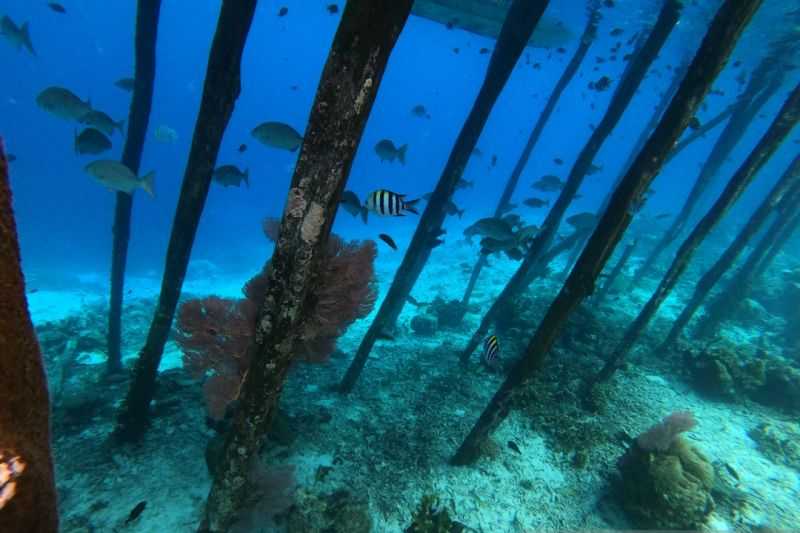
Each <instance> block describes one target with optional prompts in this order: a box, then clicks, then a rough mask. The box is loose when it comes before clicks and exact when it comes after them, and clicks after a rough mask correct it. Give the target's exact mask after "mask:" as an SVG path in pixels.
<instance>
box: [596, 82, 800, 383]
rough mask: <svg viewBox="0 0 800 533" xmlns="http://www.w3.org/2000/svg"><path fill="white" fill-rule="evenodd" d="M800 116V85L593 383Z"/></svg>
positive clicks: (615, 361) (610, 368) (620, 354)
mask: <svg viewBox="0 0 800 533" xmlns="http://www.w3.org/2000/svg"><path fill="white" fill-rule="evenodd" d="M798 119H800V85H797V86H796V87H795V88H794V90H793V91H792V93H791V94H790V95H789V97H788V98H787V99H786V102H784V104H783V107H782V108H781V110H780V112H779V113H778V116H777V117H775V120H774V121H773V122H772V124H771V125H770V127H769V129H768V130H767V132H766V133H765V134H764V135H763V136H762V137H761V140H760V141H759V143H758V145H757V146H756V148H755V149H754V150H753V151H752V152H750V155H748V156H747V159H746V160H745V161H744V163H742V165H741V166H740V167H739V169H738V170H737V171H736V173H735V174H734V175H733V177H732V178H731V180H730V181H729V182H728V184H727V186H726V187H725V189H724V190H723V191H722V194H720V196H719V198H717V201H716V202H714V205H713V206H712V207H711V209H709V210H708V212H707V213H706V214H705V216H704V217H703V218H702V219H701V220H700V222H698V224H697V226H695V227H694V229H693V230H692V232H691V233H690V234H689V236H688V237H687V238H686V240H685V241H684V242H683V244H681V247H680V249H679V250H678V253H677V254H676V255H675V259H674V260H673V261H672V265H670V267H669V270H667V273H666V274H665V275H664V279H662V280H661V283H660V284H659V286H658V288H657V289H656V290H655V292H654V293H653V294H652V296H651V297H650V300H648V302H647V303H646V304H645V306H644V308H643V309H642V311H641V312H640V313H639V315H638V316H637V317H636V319H635V320H634V321H633V322H632V323H631V325H630V326H629V327H628V329H627V330H626V331H625V336H624V337H623V339H622V341H620V343H619V345H617V347H616V348H615V349H614V352H613V353H612V354H611V356H610V357H609V358H608V360H607V361H606V364H605V365H604V367H603V369H602V370H601V371H600V372H599V373H598V375H597V376H596V377H595V378H594V380H593V381H592V382H590V385H592V384H594V383H599V382H603V381H608V380H609V379H610V378H611V376H612V375H613V374H614V372H615V371H616V369H617V368H619V366H620V364H621V363H622V360H623V359H624V358H625V355H626V354H627V353H628V352H629V351H630V349H631V347H632V346H633V343H634V342H636V339H637V338H638V337H639V335H640V334H641V332H642V331H643V330H644V329H645V328H646V327H647V324H649V323H650V319H651V318H652V317H653V315H654V314H655V313H656V311H658V308H659V307H660V305H661V302H663V301H664V299H665V298H666V297H667V296H668V295H669V293H670V292H671V291H672V289H673V287H675V284H676V283H677V282H678V278H680V276H681V274H683V271H684V270H686V267H687V266H688V265H689V261H690V260H691V258H692V255H694V252H695V250H696V249H697V247H698V246H700V243H701V242H703V239H705V237H706V235H708V233H709V232H710V231H711V230H712V229H714V226H716V225H717V223H718V222H719V221H720V220H721V219H722V217H723V216H725V213H727V212H728V210H729V209H730V208H731V206H733V204H734V203H736V201H737V200H738V199H739V196H741V194H742V193H743V192H744V190H745V189H746V188H747V186H748V185H750V182H752V181H753V178H754V177H755V175H756V173H757V172H758V171H759V170H760V169H761V167H763V166H764V164H765V163H766V162H767V161H768V160H769V158H770V157H771V156H772V154H773V153H775V150H777V149H778V147H779V146H780V145H781V143H782V142H783V140H784V139H785V138H786V137H787V136H788V135H789V133H790V132H791V131H792V128H793V127H794V125H795V124H796V123H797V121H798Z"/></svg>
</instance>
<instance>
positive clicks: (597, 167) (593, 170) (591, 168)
mask: <svg viewBox="0 0 800 533" xmlns="http://www.w3.org/2000/svg"><path fill="white" fill-rule="evenodd" d="M601 170H603V167H602V165H595V164H594V163H591V164H590V165H589V170H587V171H586V175H587V176H591V175H592V174H597V173H598V172H600V171H601Z"/></svg>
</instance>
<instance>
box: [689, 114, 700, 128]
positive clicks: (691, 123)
mask: <svg viewBox="0 0 800 533" xmlns="http://www.w3.org/2000/svg"><path fill="white" fill-rule="evenodd" d="M689 127H690V128H691V129H692V130H694V131H697V130H699V129H700V119H698V118H697V117H692V118H691V119H689Z"/></svg>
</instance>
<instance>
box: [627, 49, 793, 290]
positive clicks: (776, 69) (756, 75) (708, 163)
mask: <svg viewBox="0 0 800 533" xmlns="http://www.w3.org/2000/svg"><path fill="white" fill-rule="evenodd" d="M776 53H778V52H773V53H771V54H770V55H768V56H767V57H765V58H764V59H762V61H761V62H760V63H759V65H758V66H757V67H756V69H755V70H754V71H753V73H752V75H751V76H750V81H749V82H748V84H747V87H745V89H744V90H743V91H742V93H741V94H740V95H739V97H738V98H737V100H736V102H735V103H734V104H733V109H732V110H731V117H730V120H728V123H727V124H726V125H725V128H724V129H723V130H722V132H721V133H720V135H719V137H718V138H717V140H716V142H715V143H714V146H713V147H712V148H711V152H710V153H709V155H708V157H706V159H705V162H704V163H703V167H702V168H701V169H700V173H699V174H698V176H697V180H696V181H695V182H694V185H692V189H691V190H690V191H689V195H688V196H687V197H686V201H685V202H684V204H683V207H682V208H681V210H680V213H679V214H678V216H676V217H675V218H674V220H673V222H672V224H671V225H670V227H669V228H668V229H667V231H666V232H665V233H664V235H663V236H662V237H661V239H660V240H659V242H658V243H657V244H656V246H655V247H654V248H653V249H652V250H651V251H650V253H649V254H648V256H647V257H646V258H645V260H644V262H643V263H642V265H641V266H640V267H639V269H638V270H637V271H636V273H635V274H634V276H633V284H638V282H639V281H640V280H641V278H642V276H644V275H646V274H647V273H648V272H650V271H651V270H652V269H653V267H654V265H655V263H656V261H657V260H658V258H659V257H660V255H661V252H663V251H664V250H665V249H666V248H667V247H668V246H670V245H671V244H672V243H673V242H675V240H676V239H677V238H678V237H679V236H680V234H681V232H683V230H684V229H685V228H686V224H687V223H688V221H689V219H690V217H691V215H692V213H693V212H694V209H695V207H696V205H697V203H698V202H699V201H700V198H701V197H702V195H703V193H705V191H706V190H707V189H708V186H709V184H710V183H711V181H712V180H713V178H714V177H715V176H716V175H717V173H718V172H719V169H720V168H721V167H722V164H723V163H724V162H725V160H726V159H727V158H728V157H729V156H730V155H731V153H732V152H733V150H734V148H736V145H737V144H738V143H739V141H740V140H741V139H742V137H743V136H744V134H745V132H746V131H747V128H748V127H749V126H750V124H751V123H752V122H753V120H754V119H755V117H756V115H757V114H758V113H759V111H761V109H762V108H763V107H764V105H765V104H766V103H767V101H768V100H769V99H770V98H771V97H772V96H773V95H774V94H775V93H776V92H777V91H778V89H779V88H780V87H781V85H782V83H783V78H784V76H785V72H784V69H783V66H782V64H783V59H781V58H780V57H777V58H776V57H775V56H774V55H773V54H776Z"/></svg>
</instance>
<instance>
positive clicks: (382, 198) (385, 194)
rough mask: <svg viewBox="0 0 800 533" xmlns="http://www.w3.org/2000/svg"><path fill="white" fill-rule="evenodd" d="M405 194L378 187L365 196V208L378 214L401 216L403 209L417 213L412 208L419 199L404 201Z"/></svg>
mask: <svg viewBox="0 0 800 533" xmlns="http://www.w3.org/2000/svg"><path fill="white" fill-rule="evenodd" d="M405 197H406V195H405V194H397V193H396V192H392V191H387V190H386V189H378V190H377V191H373V192H371V193H369V196H367V203H366V206H367V209H369V210H370V211H374V212H375V213H378V214H379V215H384V216H392V217H402V216H404V215H405V213H404V211H408V212H409V213H414V214H415V215H418V214H419V212H418V211H417V210H416V209H414V207H413V206H414V204H416V203H417V202H418V201H419V199H416V200H411V201H409V202H406V201H405V200H404V198H405Z"/></svg>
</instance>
